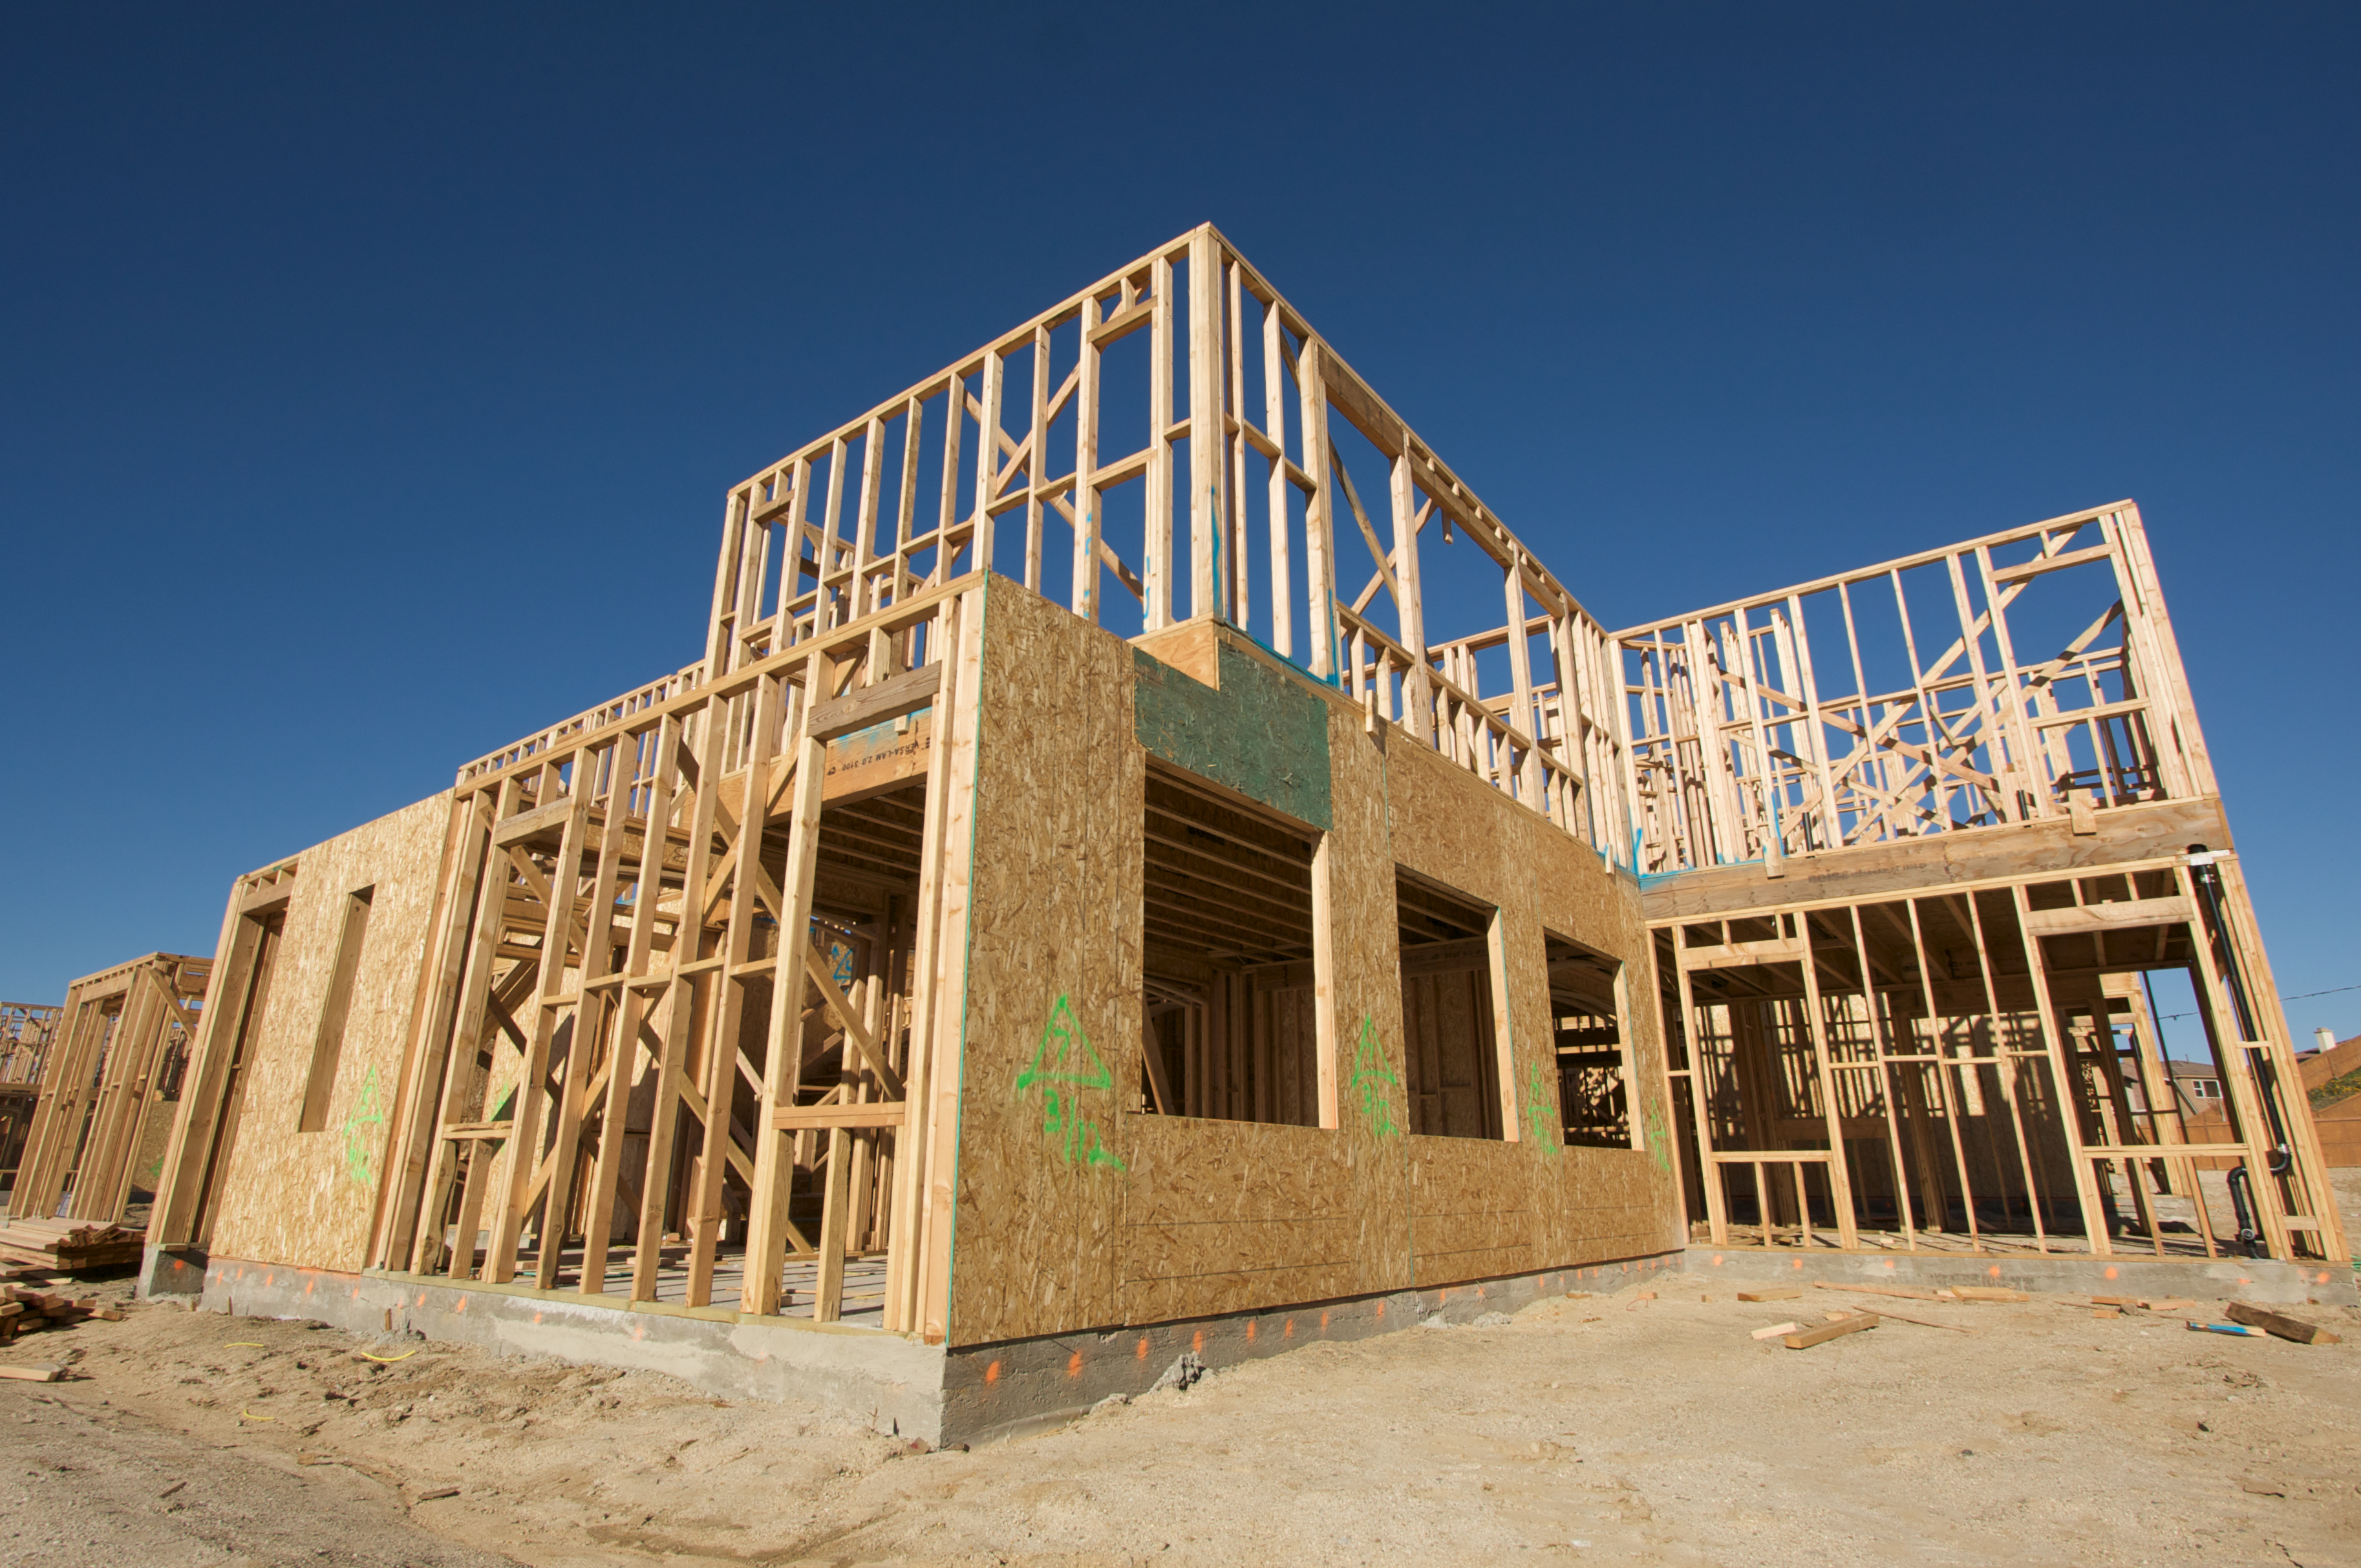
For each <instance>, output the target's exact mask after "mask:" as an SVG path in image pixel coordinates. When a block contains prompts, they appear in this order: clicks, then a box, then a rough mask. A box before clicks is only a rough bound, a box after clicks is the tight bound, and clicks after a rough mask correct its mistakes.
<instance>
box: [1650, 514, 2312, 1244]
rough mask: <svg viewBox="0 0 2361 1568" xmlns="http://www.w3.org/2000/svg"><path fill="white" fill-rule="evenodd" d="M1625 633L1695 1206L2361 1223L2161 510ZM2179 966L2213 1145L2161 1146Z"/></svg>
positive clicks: (2233, 1230) (1781, 1214)
mask: <svg viewBox="0 0 2361 1568" xmlns="http://www.w3.org/2000/svg"><path fill="white" fill-rule="evenodd" d="M1929 601H1931V603H1932V609H1931V612H1929V610H1928V602H1929ZM1914 609H1915V610H1916V611H1917V615H1916V618H1914ZM1814 630H1817V631H1818V632H1819V633H1820V636H1819V646H1820V648H1822V649H1823V650H1830V651H1833V652H1834V655H1835V656H1834V657H1822V658H1820V659H1818V660H1817V661H1816V659H1815V657H1814V652H1813V647H1814V643H1813V636H1812V633H1813V631H1814ZM2037 639H2039V641H2037ZM1615 641H1616V642H1617V644H1618V646H1619V648H1620V655H1621V658H1622V662H1623V668H1624V672H1625V685H1624V699H1625V704H1626V711H1627V715H1628V719H1627V723H1628V731H1627V732H1628V734H1629V735H1630V736H1631V747H1630V756H1631V795H1632V799H1633V801H1634V805H1635V811H1636V817H1637V822H1638V828H1637V830H1636V831H1637V839H1638V842H1639V845H1640V859H1641V863H1642V866H1643V867H1644V868H1647V870H1648V872H1649V873H1651V874H1646V875H1644V876H1643V882H1644V883H1645V885H1646V887H1647V902H1648V912H1649V916H1650V920H1651V923H1652V924H1653V926H1654V927H1655V928H1656V930H1657V932H1658V945H1657V951H1658V960H1659V970H1660V975H1661V981H1662V994H1663V1000H1664V1008H1665V1012H1666V1015H1667V1018H1668V1020H1669V1021H1670V1031H1671V1033H1672V1034H1673V1035H1674V1036H1675V1039H1676V1041H1677V1042H1678V1043H1677V1044H1676V1045H1675V1048H1674V1052H1673V1059H1674V1062H1675V1065H1674V1067H1673V1068H1672V1069H1671V1070H1670V1072H1669V1075H1668V1093H1669V1094H1670V1096H1671V1098H1672V1099H1673V1100H1674V1101H1675V1102H1676V1103H1677V1104H1679V1105H1680V1106H1681V1107H1682V1110H1683V1124H1684V1126H1685V1128H1686V1129H1687V1131H1688V1133H1689V1137H1690V1146H1689V1147H1688V1148H1687V1149H1686V1164H1685V1169H1686V1173H1687V1175H1688V1178H1689V1179H1688V1184H1687V1186H1688V1192H1689V1201H1690V1208H1691V1215H1692V1218H1693V1220H1695V1222H1696V1223H1697V1224H1698V1226H1699V1230H1700V1234H1703V1235H1707V1236H1709V1237H1710V1238H1711V1239H1712V1240H1714V1241H1715V1242H1716V1243H1717V1244H1719V1245H1728V1244H1729V1243H1730V1239H1731V1237H1732V1234H1733V1229H1732V1227H1733V1215H1734V1214H1742V1215H1743V1216H1744V1223H1743V1224H1742V1225H1741V1226H1740V1229H1741V1231H1742V1232H1743V1233H1744V1234H1745V1235H1746V1236H1747V1237H1749V1238H1752V1239H1755V1240H1758V1241H1764V1242H1771V1241H1792V1242H1793V1243H1794V1244H1795V1245H1814V1243H1815V1241H1816V1240H1817V1241H1823V1242H1833V1243H1834V1244H1835V1245H1844V1246H1852V1245H1859V1242H1860V1236H1861V1232H1862V1231H1863V1230H1871V1231H1873V1232H1875V1233H1877V1234H1878V1236H1879V1238H1880V1239H1881V1240H1883V1241H1884V1242H1885V1243H1886V1245H1899V1246H1901V1247H1903V1248H1905V1249H1910V1250H1917V1249H1922V1248H1927V1247H1937V1248H1949V1247H1952V1246H1962V1247H1965V1248H1967V1249H1968V1250H1972V1251H1985V1250H1993V1249H2008V1248H2013V1247H2019V1246H2023V1247H2030V1248H2033V1249H2035V1250H2038V1251H2042V1252H2049V1251H2061V1250H2062V1251H2070V1252H2087V1253H2092V1254H2096V1255H2108V1254H2111V1253H2113V1252H2114V1251H2116V1250H2118V1249H2119V1248H2121V1247H2126V1246H2128V1247H2133V1248H2136V1250H2139V1251H2144V1252H2149V1253H2152V1254H2153V1255H2159V1256H2161V1255H2167V1254H2168V1253H2170V1252H2175V1251H2180V1252H2188V1253H2192V1254H2199V1255H2205V1256H2213V1255H2218V1253H2219V1252H2220V1251H2221V1250H2222V1249H2223V1248H2224V1247H2225V1246H2228V1247H2232V1248H2235V1250H2237V1251H2239V1252H2242V1253H2244V1252H2246V1251H2248V1250H2253V1251H2256V1252H2257V1253H2264V1254H2267V1255H2269V1256H2273V1257H2279V1258H2290V1257H2297V1258H2316V1259H2323V1260H2328V1259H2341V1258H2343V1257H2345V1255H2347V1254H2346V1244H2345V1236H2344V1234H2343V1231H2342V1228H2341V1226H2340V1224H2339V1222H2338V1217H2337V1212H2336V1206H2335V1202H2334V1196H2333V1194H2332V1193H2331V1191H2330V1190H2329V1187H2328V1182H2327V1173H2326V1169H2325V1167H2324V1165H2323V1160H2322V1158H2321V1155H2320V1149H2319V1142H2318V1138H2317V1135H2316V1133H2315V1131H2314V1129H2313V1127H2312V1120H2311V1116H2310V1113H2309V1109H2308V1107H2307V1105H2306V1104H2305V1101H2304V1096H2303V1095H2302V1093H2301V1091H2300V1088H2299V1085H2300V1082H2301V1080H2300V1078H2299V1076H2298V1072H2297V1068H2296V1063H2295V1058H2294V1054H2293V1050H2292V1047H2291V1045H2290V1041H2289V1040H2288V1038H2287V1030H2286V1022H2285V1017H2284V1014H2282V1012H2281V1010H2280V1007H2279V1000H2278V993H2277V991H2276V990H2275V989H2274V988H2273V987H2272V986H2271V984H2270V981H2269V965H2268V959H2267V958H2266V956H2265V955H2264V952H2263V948H2262V944H2261V940H2260V937H2259V935H2258V933H2257V926H2256V920H2255V915H2254V910H2253V906H2252V904H2251V902H2250V900H2249V899H2248V898H2247V896H2246V889H2245V882H2244V879H2243V877H2241V876H2240V875H2239V872H2238V870H2237V857H2236V855H2235V853H2234V852H2233V850H2232V845H2231V839H2230V830H2229V826H2228V822H2227V819H2226V817H2224V813H2223V808H2222V803H2221V800H2220V797H2219V795H2218V793H2217V791H2216V787H2215V784H2214V781H2213V768H2212V765H2211V762H2210V761H2209V758H2208V754H2207V751H2206V747H2205V741H2204V738H2203V733H2202V730H2201V729H2200V728H2199V725H2198V721H2197V715H2196V711H2195V707H2194V706H2193V704H2192V703H2191V699H2190V696H2189V685H2188V680H2187V677H2186V675H2185V674H2184V673H2183V671H2182V668H2181V664H2180V653H2179V651H2178V649H2177V646H2176V644H2175V642H2174V640H2173V635H2172V630H2171V621H2170V619H2169V616H2168V614H2167V612H2166V609H2165V604H2164V598H2163V594H2162V591H2161V589H2160V587H2159V586H2158V581H2157V577H2156V573H2155V568H2154V565H2153V564H2152V562H2151V560H2150V558H2149V554H2148V549H2147V538H2146V534H2145V532H2144V531H2143V530H2142V528H2141V526H2140V520H2139V513H2138V509H2137V508H2136V507H2134V506H2133V505H2132V504H2131V503H2129V502H2120V503H2117V504H2116V505H2114V506H2111V507H2103V508H2099V509H2095V510H2091V511H2087V512H2078V513H2073V514H2070V515H2069V516H2066V517H2062V518H2058V519H2053V520H2051V521H2048V522H2042V523H2036V524H2033V525H2031V526H2029V527H2026V528H2020V529H2013V530H2010V531H2007V532H2002V533H1996V534H1992V535H1989V536H1987V537H1985V538H1983V539H1979V540H1971V541H1970V542H1968V543H1964V544H1960V545H1954V546H1950V547H1949V548H1947V549H1944V550H1938V551H1929V552H1926V553H1924V554H1918V555H1914V556H1908V557H1905V558H1903V559H1901V560H1897V561H1892V562H1887V563H1885V564H1883V565H1878V566H1872V567H1869V568H1866V569H1864V570H1861V571H1859V572H1852V573H1847V574H1844V575H1842V576H1835V577H1828V578H1824V579H1821V580H1820V581H1817V582H1815V583H1809V584H1805V585H1803V586H1801V587H1795V588H1793V589H1788V590H1785V591H1783V592H1780V593H1776V594H1767V595H1763V596H1760V597H1758V598H1752V599H1748V600H1744V601H1741V602H1738V603H1734V604H1730V605H1724V606H1720V607H1718V608H1716V609H1710V610H1706V611H1701V612H1698V613H1697V614H1694V615H1689V616H1683V617H1679V618H1676V619H1675V620H1667V621H1664V622H1660V623H1657V624H1655V625H1652V626H1647V627H1642V628H1637V629H1634V630H1628V631H1624V632H1620V633H1619V634H1617V637H1616V639H1615ZM2052 650H2054V652H2052ZM2159 970H2181V971H2185V972H2186V974H2187V975H2188V977H2189V981H2190V983H2191V986H2192V988H2193V990H2194V993H2195V994H2196V996H2197V997H2198V999H2199V1004H2200V1009H2201V1014H2202V1021H2203V1024H2204V1026H2205V1032H2206V1037H2207V1040H2208V1042H2209V1046H2210V1048H2211V1052H2212V1054H2213V1058H2214V1060H2215V1063H2216V1067H2217V1069H2218V1071H2219V1074H2220V1078H2221V1080H2222V1081H2223V1082H2224V1085H2225V1086H2227V1091H2228V1103H2227V1106H2226V1114H2227V1116H2228V1118H2229V1124H2230V1127H2231V1129H2232V1135H2231V1136H2229V1137H2228V1138H2227V1139H2226V1140H2225V1142H2226V1145H2227V1146H2228V1147H2229V1149H2230V1150H2231V1153H2230V1155H2229V1156H2228V1157H2225V1158H2218V1159H2198V1158H2195V1157H2188V1156H2180V1155H2158V1154H2151V1153H2147V1152H2146V1151H2148V1150H2153V1149H2158V1148H2161V1147H2166V1146H2181V1145H2185V1144H2187V1143H2189V1142H2190V1138H2189V1135H2188V1131H2187V1129H2186V1128H2185V1127H2184V1126H2183V1125H2182V1123H2181V1117H2180V1111H2179V1108H2178V1106H2177V1105H2176V1104H2175V1103H2174V1102H2173V1099H2172V1096H2171V1093H2170V1091H2169V1087H2168V1069H2166V1067H2165V1063H2164V1059H2163V1046H2162V1041H2161V1039H2160V1037H2159V1036H2158V1032H2157V1026H2156V1021H2155V1019H2154V1017H2153V1016H2152V1013H2151V1009H2150V1008H2149V1007H2148V1005H2147V1001H2146V984H2147V982H2146V981H2145V979H2144V977H2145V976H2147V975H2148V974H2150V973H2152V972H2155V971H2159ZM2232 1169H2235V1170H2236V1172H2237V1174H2236V1175H2235V1176H2233V1177H2230V1178H2229V1179H2228V1181H2227V1183H2226V1185H2227V1186H2228V1187H2229V1188H2231V1189H2234V1190H2233V1191H2229V1192H2225V1193H2224V1194H2221V1195H2220V1196H2222V1197H2224V1198H2225V1199H2227V1200H2229V1201H2225V1202H2217V1203H2214V1204H2212V1205H2210V1206H2209V1203H2208V1201H2207V1198H2208V1194H2207V1192H2206V1191H2205V1190H2204V1189H2205V1187H2206V1185H2207V1184H2206V1183H2205V1182H2204V1181H2202V1180H2201V1173H2202V1172H2211V1173H2217V1174H2218V1175H2227V1173H2228V1172H2229V1171H2230V1170H2232ZM2167 1211H2173V1212H2171V1213H2169V1214H2168V1212H2167ZM1830 1233H1832V1234H1830Z"/></svg>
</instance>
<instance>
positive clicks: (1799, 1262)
mask: <svg viewBox="0 0 2361 1568" xmlns="http://www.w3.org/2000/svg"><path fill="white" fill-rule="evenodd" d="M1794 1266H1795V1267H1797V1268H1801V1267H1803V1266H1804V1260H1803V1259H1802V1258H1800V1257H1799V1258H1797V1259H1795V1265H1794ZM1999 1272H2000V1270H1999V1269H1997V1268H1995V1269H1993V1273H1994V1274H1998V1273H1999Z"/></svg>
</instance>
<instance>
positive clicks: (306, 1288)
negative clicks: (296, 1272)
mask: <svg viewBox="0 0 2361 1568" xmlns="http://www.w3.org/2000/svg"><path fill="white" fill-rule="evenodd" d="M319 1283H320V1282H319V1281H318V1280H316V1279H306V1280H305V1281H303V1294H304V1295H305V1296H307V1297H308V1296H310V1295H311V1294H312V1288H313V1286H315V1285H317V1284H319Z"/></svg>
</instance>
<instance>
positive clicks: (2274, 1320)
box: [2224, 1301, 2344, 1344]
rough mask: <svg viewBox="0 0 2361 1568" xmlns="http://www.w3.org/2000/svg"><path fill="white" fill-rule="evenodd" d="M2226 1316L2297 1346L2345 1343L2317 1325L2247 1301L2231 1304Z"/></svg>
mask: <svg viewBox="0 0 2361 1568" xmlns="http://www.w3.org/2000/svg"><path fill="white" fill-rule="evenodd" d="M2224 1316H2226V1317H2227V1318H2228V1319H2229V1320H2230V1321H2232V1322H2234V1323H2243V1324H2245V1325H2246V1327H2248V1328H2256V1329H2260V1330H2262V1331H2263V1332H2265V1333H2268V1334H2272V1335H2275V1336H2277V1337H2278V1338H2279V1339H2283V1340H2291V1341H2293V1342H2294V1343H2297V1344H2342V1343H2344V1341H2343V1340H2341V1339H2339V1338H2338V1337H2337V1336H2336V1335H2334V1334H2333V1333H2330V1332H2328V1331H2327V1330H2326V1329H2323V1328H2322V1327H2321V1326H2320V1325H2319V1324H2317V1323H2307V1322H2305V1321H2303V1320H2302V1319H2301V1318H2290V1317H2288V1316H2287V1315H2286V1314H2284V1313H2281V1312H2274V1311H2271V1310H2268V1308H2263V1307H2257V1306H2255V1305H2253V1304H2252V1303H2250V1302H2246V1301H2233V1302H2231V1303H2230V1305H2229V1306H2228V1307H2226V1308H2225V1309H2224Z"/></svg>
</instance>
